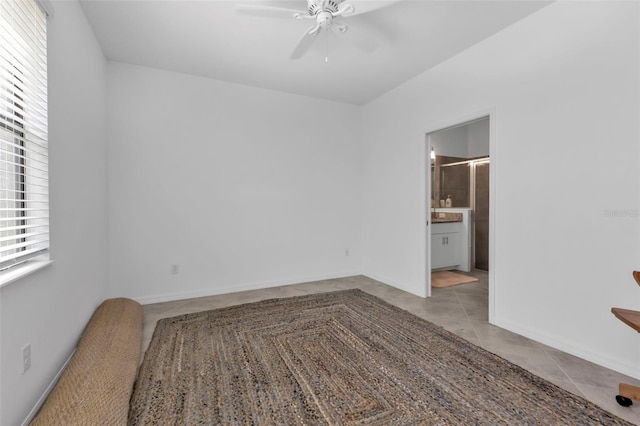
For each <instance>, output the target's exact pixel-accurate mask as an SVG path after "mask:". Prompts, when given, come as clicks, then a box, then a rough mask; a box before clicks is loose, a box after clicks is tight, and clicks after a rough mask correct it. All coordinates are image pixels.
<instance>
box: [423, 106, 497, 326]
mask: <svg viewBox="0 0 640 426" xmlns="http://www.w3.org/2000/svg"><path fill="white" fill-rule="evenodd" d="M491 124H492V123H491V117H490V115H484V116H479V117H478V118H473V119H471V120H466V121H461V122H460V124H455V125H451V126H442V127H440V128H438V127H435V129H436V130H433V131H431V132H429V133H427V141H426V147H427V150H428V152H427V165H426V171H427V179H425V180H426V187H427V188H426V189H427V191H426V197H427V198H426V206H427V217H426V219H427V220H426V223H427V227H426V230H427V232H426V234H427V235H426V247H427V250H426V254H427V257H428V259H427V261H426V262H425V263H426V264H427V271H426V272H427V276H428V278H427V286H428V287H427V294H429V295H433V294H432V288H434V289H436V290H437V291H441V290H440V289H439V288H438V287H441V286H442V285H443V283H442V277H443V276H446V277H447V278H449V277H452V276H454V275H455V276H462V277H460V278H461V280H460V281H461V282H460V283H457V281H455V280H453V284H452V283H451V282H447V283H445V284H444V286H445V287H446V286H449V285H450V286H452V287H454V286H455V287H454V288H455V289H456V290H454V291H462V290H463V289H464V288H465V286H466V288H469V289H470V290H471V288H475V287H474V284H472V283H468V282H467V283H465V282H464V281H465V278H476V279H477V280H478V282H479V283H480V284H479V285H478V287H480V286H483V287H484V294H485V295H488V298H489V300H488V303H487V299H485V306H487V305H488V310H489V312H488V314H489V318H488V319H489V321H490V322H491V321H492V319H493V314H492V309H493V303H492V290H491V288H492V287H493V285H492V275H493V274H492V271H491V269H492V266H491V265H493V262H492V259H491V253H492V233H491V232H492V228H493V226H492V219H491V218H493V217H495V216H494V214H493V212H492V211H491V205H492V194H491V192H492V191H491V188H492V187H493V185H492V183H493V176H494V173H495V170H492V169H493V168H494V167H493V166H492V165H491V162H492V158H491V153H492V149H494V148H495V147H494V142H493V141H492V132H491ZM454 278H455V277H454ZM432 280H433V282H432ZM472 282H473V281H472ZM484 312H485V314H484V315H487V311H486V310H485V311H484Z"/></svg>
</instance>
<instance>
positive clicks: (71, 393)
mask: <svg viewBox="0 0 640 426" xmlns="http://www.w3.org/2000/svg"><path fill="white" fill-rule="evenodd" d="M142 316H143V312H142V306H141V305H140V304H139V303H138V302H136V301H134V300H131V299H124V298H116V299H108V300H105V301H104V302H102V304H101V305H100V306H98V308H97V309H96V311H95V313H94V314H93V316H92V317H91V320H90V321H89V323H88V324H87V326H86V328H85V329H84V331H83V332H82V335H81V336H80V340H79V342H78V346H77V348H76V351H75V353H74V354H73V356H72V357H71V360H70V361H69V364H68V365H67V367H66V368H65V370H64V371H63V373H62V375H61V377H60V380H59V381H58V383H57V384H56V385H55V387H54V388H53V390H52V391H51V394H49V396H48V398H47V400H46V401H45V403H44V404H43V406H42V408H41V409H40V411H39V412H38V414H37V415H36V417H35V418H34V419H33V421H32V422H31V423H30V424H31V425H65V426H67V425H69V426H70V425H126V424H127V415H128V412H129V399H130V397H131V391H132V389H133V383H134V381H135V379H136V374H137V371H138V363H139V360H140V349H141V343H142Z"/></svg>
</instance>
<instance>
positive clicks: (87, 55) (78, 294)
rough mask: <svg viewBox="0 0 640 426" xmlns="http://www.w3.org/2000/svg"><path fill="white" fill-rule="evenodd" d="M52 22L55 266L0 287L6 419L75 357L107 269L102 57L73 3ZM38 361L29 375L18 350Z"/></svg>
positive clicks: (21, 416)
mask: <svg viewBox="0 0 640 426" xmlns="http://www.w3.org/2000/svg"><path fill="white" fill-rule="evenodd" d="M54 7H55V17H54V18H53V19H51V20H50V21H49V23H48V49H49V54H48V68H49V156H50V160H49V162H50V164H49V167H50V208H51V256H52V259H53V260H54V263H53V264H52V265H51V266H49V267H48V268H46V269H44V270H41V271H39V272H37V273H35V274H34V275H31V276H29V277H27V278H26V279H22V280H20V281H17V282H14V283H12V284H9V285H8V286H6V287H4V288H2V289H1V290H0V296H1V303H2V310H1V312H2V321H1V323H2V330H1V336H2V337H1V355H2V357H1V359H2V364H1V367H0V368H1V380H0V382H1V387H2V400H1V401H0V404H1V406H0V413H1V414H0V424H2V425H3V426H13V425H17V424H20V423H21V422H22V421H23V420H25V419H26V418H27V415H28V413H29V411H30V410H31V409H32V408H33V407H34V406H35V405H36V402H37V401H38V399H39V398H40V397H41V395H42V394H43V392H44V390H45V389H46V387H47V386H48V385H49V384H50V383H51V380H52V379H53V377H54V376H55V375H56V373H57V372H58V371H59V369H60V367H61V365H62V364H63V363H64V361H65V360H66V359H67V358H68V357H69V355H70V354H71V352H72V350H73V348H74V347H75V344H76V341H77V339H78V337H79V335H80V333H81V331H82V329H83V328H84V326H85V324H86V322H87V321H88V320H89V317H90V316H91V314H92V313H93V311H94V309H95V307H96V305H97V304H98V302H99V301H100V300H101V299H102V296H103V294H102V292H103V289H104V288H105V287H106V276H107V261H106V259H107V216H106V215H107V169H106V155H107V150H106V127H105V125H106V120H105V115H106V114H105V113H106V110H105V105H106V99H105V67H106V66H105V60H104V57H103V56H102V52H101V50H100V48H99V47H98V44H97V42H96V40H95V39H94V36H93V32H92V31H91V29H90V27H89V26H88V24H87V21H86V19H85V17H84V14H83V13H82V10H81V9H80V6H79V5H78V4H77V3H76V2H67V1H60V2H54ZM26 343H31V356H32V365H31V369H30V370H29V371H27V373H26V374H24V375H22V374H21V371H22V353H21V348H22V347H23V346H24V345H25V344H26Z"/></svg>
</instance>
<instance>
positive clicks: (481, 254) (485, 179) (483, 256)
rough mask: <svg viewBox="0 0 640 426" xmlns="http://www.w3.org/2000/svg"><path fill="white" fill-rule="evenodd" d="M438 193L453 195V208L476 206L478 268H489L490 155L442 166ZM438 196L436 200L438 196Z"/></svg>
mask: <svg viewBox="0 0 640 426" xmlns="http://www.w3.org/2000/svg"><path fill="white" fill-rule="evenodd" d="M439 172H440V173H439V175H437V176H436V180H437V181H438V182H436V185H435V186H436V193H437V197H438V198H439V199H443V200H444V199H447V198H451V201H452V207H470V208H471V209H473V230H474V231H473V259H474V267H475V268H476V269H481V270H484V271H488V270H489V158H488V157H484V158H478V159H472V160H465V161H456V162H451V163H448V164H440V165H439ZM438 198H436V199H438Z"/></svg>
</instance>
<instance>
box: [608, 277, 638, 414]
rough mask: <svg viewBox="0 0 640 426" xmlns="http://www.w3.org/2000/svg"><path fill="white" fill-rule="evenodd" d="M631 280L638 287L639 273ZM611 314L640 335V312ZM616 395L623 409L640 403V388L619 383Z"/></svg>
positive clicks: (623, 310)
mask: <svg viewBox="0 0 640 426" xmlns="http://www.w3.org/2000/svg"><path fill="white" fill-rule="evenodd" d="M633 278H634V279H635V280H636V282H637V283H638V285H640V271H633ZM611 312H612V313H613V315H615V316H616V318H618V319H619V320H620V321H622V322H623V323H625V324H627V325H628V326H629V327H631V328H633V329H634V330H635V331H637V332H638V333H640V311H633V310H630V309H622V308H611ZM618 393H619V394H618V395H616V401H618V404H620V405H622V406H623V407H628V406H630V405H632V404H633V400H635V401H640V386H633V385H629V384H626V383H620V386H619V387H618Z"/></svg>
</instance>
